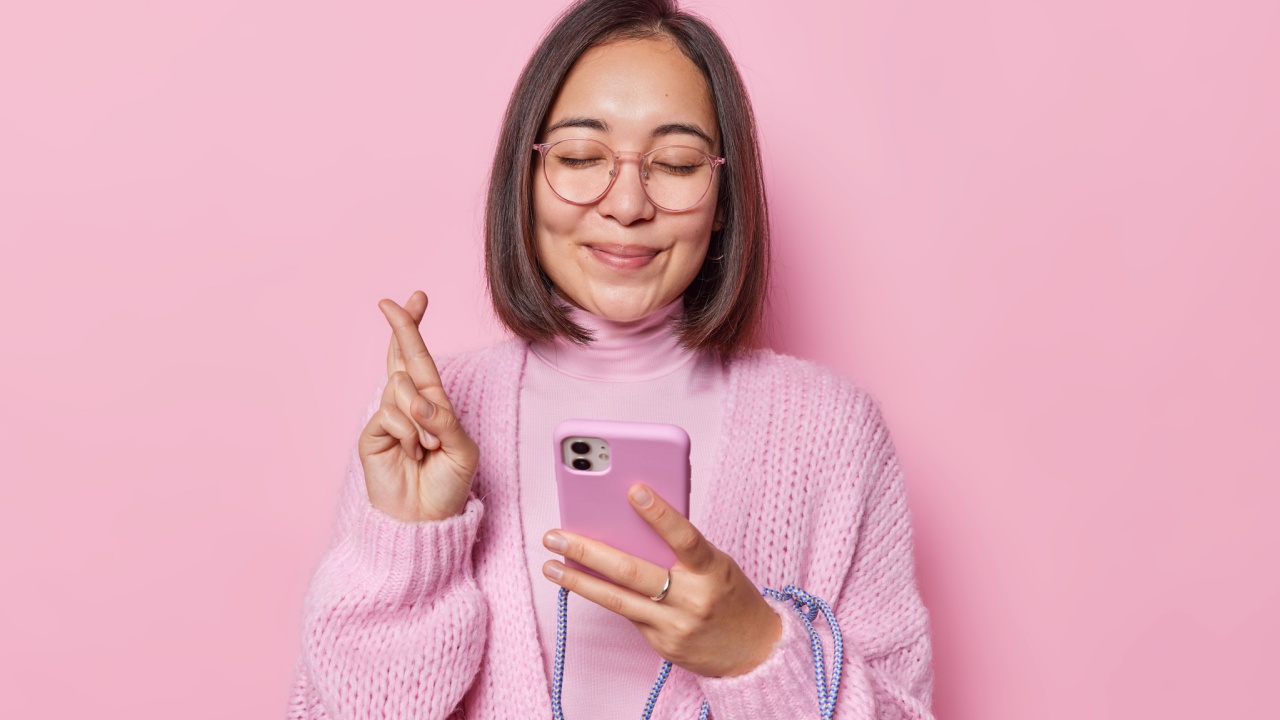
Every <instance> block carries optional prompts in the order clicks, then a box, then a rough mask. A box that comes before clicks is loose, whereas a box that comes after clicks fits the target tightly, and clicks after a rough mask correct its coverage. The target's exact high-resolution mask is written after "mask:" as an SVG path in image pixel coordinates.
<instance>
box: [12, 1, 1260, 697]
mask: <svg viewBox="0 0 1280 720" xmlns="http://www.w3.org/2000/svg"><path fill="white" fill-rule="evenodd" d="M691 5H692V7H693V8H694V9H697V10H700V11H701V12H703V13H704V14H705V15H707V16H708V17H709V18H710V19H711V20H712V21H713V22H714V23H715V24H716V25H717V26H718V27H719V28H720V30H721V31H722V33H723V35H724V37H725V38H726V40H727V41H728V43H729V44H730V46H731V48H732V49H733V50H734V52H735V53H736V55H737V58H738V60H739V62H740V64H741V67H742V71H743V73H744V75H745V77H746V80H747V83H748V85H749V87H750V89H751V92H752V94H753V97H754V100H755V104H756V108H757V111H758V113H759V119H760V125H761V130H762V134H763V143H764V154H765V158H766V165H767V172H768V183H769V185H768V187H769V192H770V198H771V200H772V203H773V205H772V207H773V211H774V222H775V227H776V231H777V232H776V238H777V243H776V245H777V272H776V294H775V304H774V311H773V314H772V315H771V323H770V328H771V337H772V342H773V344H774V345H775V346H776V347H778V348H779V349H781V350H784V351H787V352H791V353H794V354H797V355H801V356H804V357H808V358H812V359H815V360H818V361H820V362H822V363H825V364H827V365H828V366H830V367H833V368H835V369H836V370H838V371H840V372H842V373H844V374H846V375H848V376H850V377H853V378H855V379H856V380H857V381H858V382H860V383H861V384H863V385H864V386H866V387H867V388H868V389H870V390H871V391H872V392H873V394H874V395H875V396H876V397H877V398H878V399H879V400H880V402H881V404H882V405H883V407H884V409H885V412H886V414H887V416H888V418H889V421H890V423H891V425H892V427H893V429H894V433H895V438H896V441H897V444H898V448H899V451H900V453H901V455H902V459H903V463H904V465H905V467H906V471H907V474H908V491H909V494H910V498H911V506H912V510H913V513H914V521H915V528H916V535H917V541H918V542H917V544H918V548H917V552H918V561H919V573H920V582H921V587H922V592H923V593H924V597H925V600H926V602H927V604H928V606H929V608H930V610H931V612H932V619H933V627H934V638H935V648H936V663H935V665H936V673H937V689H936V703H935V706H936V711H937V714H938V716H939V717H940V718H965V719H969V718H971V719H974V720H977V719H982V720H990V719H993V718H1008V719H1010V720H1014V719H1022V718H1040V719H1044V720H1068V719H1070V720H1075V719H1076V718H1081V717H1090V718H1132V717H1141V718H1153V717H1163V718H1200V717H1220V716H1237V717H1261V716H1263V715H1266V714H1267V713H1268V709H1270V712H1274V700H1273V699H1272V694H1273V693H1272V691H1270V690H1267V688H1268V687H1270V686H1271V685H1272V684H1273V683H1274V676H1275V673H1276V671H1277V670H1278V669H1280V668H1278V667H1277V663H1276V661H1275V659H1274V658H1275V654H1276V648H1277V646H1278V645H1280V620H1278V619H1277V617H1278V616H1280V578H1278V573H1277V571H1276V565H1277V562H1276V556H1277V552H1276V551H1277V547H1280V531H1277V530H1276V529H1275V525H1274V524H1273V523H1272V522H1271V519H1272V516H1273V515H1274V514H1275V512H1276V510H1277V506H1278V505H1280V502H1278V501H1280V482H1278V481H1277V480H1278V477H1280V475H1278V473H1277V471H1276V467H1277V465H1278V464H1280V451H1278V450H1277V440H1276V438H1277V434H1278V431H1280V423H1278V422H1277V419H1276V413H1277V406H1278V402H1277V401H1278V400H1280V381H1278V380H1277V372H1276V368H1277V366H1280V339H1278V338H1277V320H1276V317H1277V311H1278V310H1280V291H1278V290H1277V286H1276V285H1275V284H1274V276H1275V275H1276V273H1277V271H1278V270H1280V251H1278V249H1277V246H1278V244H1280V213H1278V211H1277V204H1276V200H1277V197H1278V196H1280V142H1278V141H1277V132H1276V128H1277V127H1280V99H1278V97H1280V95H1278V94H1277V91H1276V87H1277V75H1278V71H1280V50H1278V48H1280V45H1277V43H1276V38H1277V37H1280V5H1278V4H1277V3H1275V2H1270V1H1265V0H1256V1H1253V2H1249V1H1244V0H1234V1H1232V0H1227V1H1224V2H1218V3H1208V2H1200V3H1192V2H1186V1H1184V0H1167V1H1165V2H1137V1H1133V0H1125V1H1123V2H1114V1H1111V2H1102V1H1100V0H1075V1H1073V2H1065V1H1062V0H1059V1H1056V2H1040V1H1037V2H1026V1H1025V0H1021V1H1020V0H978V1H977V2H969V3H948V2H940V1H937V0H934V1H930V2H911V3H875V2H851V3H850V2H834V1H833V2H817V1H804V0H800V1H797V2H787V3H769V2H762V1H744V0H734V1H733V2H729V1H728V0H716V1H712V0H703V1H702V2H697V3H692V4H691ZM562 7H563V3H562V2H561V1H560V0H554V1H552V0H536V1H532V2H531V1H528V0H525V1H523V2H511V1H508V2H503V3H501V4H500V7H494V6H493V5H492V4H485V3H475V4H466V3H448V4H441V3H421V2H417V3H409V2H386V3H332V2H321V3H316V2H300V1H297V0H293V1H289V0H255V1H254V2H246V1H244V0H237V1H230V0H221V1H220V2H208V1H204V2H184V3H171V2H159V1H156V0H152V1H150V2H145V1H142V0H120V1H119V2H113V3H91V2H83V1H81V2H57V1H54V2H44V3H26V4H21V3H10V4H8V5H6V7H5V9H4V10H3V11H0V243H2V246H3V252H2V254H0V328H3V340H2V342H0V362H2V363H3V370H4V372H3V376H2V377H0V388H2V389H3V402H2V404H0V421H2V422H3V433H2V434H0V442H2V443H3V457H4V458H5V459H4V465H5V467H4V471H3V475H4V481H3V485H2V486H0V553H2V555H0V558H2V562H3V565H2V566H0V578H2V579H0V584H3V587H4V590H3V594H2V597H3V600H0V602H2V603H3V612H0V663H3V666H4V667H2V668H0V717H6V718H28V717H45V718H73V717H76V718H78V717H109V718H117V717H119V718H126V717H127V718H139V719H143V718H173V717H182V718H190V719H199V718H211V719H212V718H219V719H221V718H231V717H234V718H272V717H282V716H283V714H284V711H285V703H286V698H287V695H288V690H289V683H290V679H291V675H292V671H293V664H294V660H295V658H296V656H297V652H298V646H299V641H298V618H299V613H300V608H301V604H302V599H303V595H304V593H305V590H306V587H307V583H308V579H309V576H310V573H311V572H312V570H313V569H314V567H315V564H316V563H317V562H318V560H319V558H320V556H321V554H322V552H323V550H324V548H325V546H326V543H327V540H328V533H329V529H330V525H331V522H332V519H333V511H334V509H335V507H336V502H337V494H338V488H339V486H340V483H341V479H342V470H343V466H344V463H345V461H346V459H347V454H348V453H349V452H350V449H351V447H352V443H353V442H354V441H355V437H356V435H357V433H358V431H359V427H358V421H359V415H360V411H361V409H362V408H363V405H364V402H365V401H366V399H367V398H368V394H369V392H370V391H371V390H372V389H373V386H374V384H375V383H376V382H377V381H378V377H379V373H381V372H383V368H384V365H383V363H384V356H385V351H386V342H387V337H388V332H387V327H386V324H385V321H384V320H383V319H382V316H381V314H380V313H379V312H378V310H377V308H376V306H375V304H376V302H377V301H378V299H379V298H382V297H392V298H395V299H396V300H398V301H403V300H404V299H405V298H406V297H408V295H409V294H410V292H412V291H413V290H414V289H416V288H422V289H425V290H426V291H427V292H428V293H429V294H430V295H431V297H432V308H431V309H430V310H429V313H428V316H427V319H426V322H425V323H424V332H425V334H426V336H427V338H428V342H429V344H430V346H431V347H432V349H433V350H435V351H436V352H438V353H448V352H451V351H456V350H461V349H465V348H470V347H474V346H477V345H480V344H483V343H487V342H490V341H492V340H494V339H496V338H498V337H500V336H501V331H500V329H499V328H498V327H497V326H496V325H495V323H494V321H493V320H492V318H491V316H490V313H489V310H488V306H487V300H486V299H485V296H484V293H483V288H482V284H481V275H480V262H481V260H480V249H479V241H478V238H479V235H480V217H481V209H482V201H483V184H484V180H485V173H486V170H487V166H488V163H489V160H490V153H491V149H492V146H493V143H494V140H495V137H496V132H497V124H498V122H499V118H500V115H501V112H502V109H503V107H504V105H505V102H506V98H507V94H508V92H509V90H510V88H511V85H512V83H513V81H514V79H515V77H516V75H517V73H518V71H519V69H520V67H521V65H522V64H523V62H524V60H525V58H526V57H527V55H528V53H529V52H530V50H531V49H532V48H533V46H534V44H535V42H536V40H537V36H538V35H539V33H540V32H541V31H542V29H543V28H545V27H546V26H547V25H548V23H549V22H550V21H551V20H552V18H553V17H554V16H555V14H556V13H557V12H558V11H559V10H560V9H561V8H562Z"/></svg>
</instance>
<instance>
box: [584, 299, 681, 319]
mask: <svg viewBox="0 0 1280 720" xmlns="http://www.w3.org/2000/svg"><path fill="white" fill-rule="evenodd" d="M666 304H667V303H664V302H659V301H648V300H639V299H636V300H631V299H622V298H616V299H615V298H610V299H603V300H599V301H597V302H594V303H592V304H591V305H590V306H587V307H588V309H589V311H590V312H591V313H592V314H593V315H596V316H598V317H602V318H604V319H605V320H612V321H613V322H631V321H632V320H640V319H642V318H645V317H648V316H649V315H650V314H652V313H653V312H655V311H657V310H660V309H661V308H663V307H665V306H666Z"/></svg>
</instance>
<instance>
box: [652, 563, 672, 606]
mask: <svg viewBox="0 0 1280 720" xmlns="http://www.w3.org/2000/svg"><path fill="white" fill-rule="evenodd" d="M670 589H671V568H667V581H666V582H664V583H662V592H660V593H658V594H657V595H650V596H649V599H650V600H653V601H654V602H662V598H664V597H666V596H667V591H668V590H670Z"/></svg>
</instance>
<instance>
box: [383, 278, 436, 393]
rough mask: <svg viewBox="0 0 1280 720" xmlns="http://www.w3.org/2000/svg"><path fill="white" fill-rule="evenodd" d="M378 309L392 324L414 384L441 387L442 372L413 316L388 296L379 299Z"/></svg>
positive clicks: (419, 386) (406, 368)
mask: <svg viewBox="0 0 1280 720" xmlns="http://www.w3.org/2000/svg"><path fill="white" fill-rule="evenodd" d="M378 309H379V310H381V311H382V314H383V315H385V316H386V318H387V322H388V323H390V324H391V332H392V334H393V335H394V336H395V339H396V344H398V345H399V346H400V355H401V357H402V359H403V360H404V368H405V371H406V372H408V373H409V377H411V378H413V384H414V386H415V387H417V388H418V389H419V390H424V389H426V388H429V387H439V386H440V385H441V384H442V383H441V382H440V372H439V371H438V370H436V362H435V360H433V359H432V358H431V353H430V352H427V344H426V342H424V341H423V339H422V333H421V332H419V331H418V324H417V323H416V322H414V319H413V316H412V315H410V314H409V311H407V310H405V309H404V308H402V307H400V306H399V305H398V304H396V301H394V300H388V299H387V298H383V299H381V300H379V301H378Z"/></svg>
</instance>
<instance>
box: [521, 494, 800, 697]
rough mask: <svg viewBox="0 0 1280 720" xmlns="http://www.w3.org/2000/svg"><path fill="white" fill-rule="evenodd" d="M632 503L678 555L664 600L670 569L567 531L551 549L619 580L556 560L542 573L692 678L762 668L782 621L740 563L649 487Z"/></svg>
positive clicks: (557, 534)
mask: <svg viewBox="0 0 1280 720" xmlns="http://www.w3.org/2000/svg"><path fill="white" fill-rule="evenodd" d="M627 497H628V499H629V500H630V501H631V505H632V506H633V507H634V508H635V509H636V511H637V512H638V513H640V516H641V517H643V518H644V519H645V521H646V522H648V523H649V525H650V526H651V527H653V529H654V530H656V531H657V532H658V535H659V536H661V537H662V539H663V540H664V541H666V543H667V545H670V546H671V549H672V550H674V551H675V554H676V564H675V565H673V566H672V567H671V571H670V572H671V586H670V588H669V589H668V591H667V595H666V597H665V598H663V599H662V600H661V601H655V600H653V599H652V596H655V595H658V594H659V593H660V592H661V591H662V588H663V585H664V584H665V583H666V580H667V569H666V568H663V567H660V566H658V565H654V564H653V563H651V562H648V561H647V560H642V559H640V558H638V557H635V556H634V555H630V554H627V553H624V552H622V551H621V550H618V549H616V548H614V547H611V546H609V545H607V544H605V543H602V542H600V541H598V540H592V539H590V538H586V537H583V536H581V535H577V534H574V533H571V532H568V531H565V530H552V531H551V532H548V533H547V534H546V536H544V538H543V544H545V545H546V547H547V549H548V550H551V551H552V552H556V553H560V554H562V555H564V556H565V557H567V558H569V559H571V560H576V561H578V562H580V563H582V564H583V565H585V566H587V567H589V568H591V569H592V570H595V571H596V572H598V573H600V574H601V575H604V576H605V577H607V578H610V579H611V580H612V581H613V582H608V581H606V580H601V579H600V578H597V577H595V576H593V575H590V574H588V573H585V572H582V571H580V570H574V569H573V568H570V567H567V566H565V565H564V564H563V563H560V562H557V561H555V560H550V561H548V562H547V563H546V564H545V565H543V567H542V570H543V573H544V574H545V575H546V576H547V578H548V579H550V580H551V581H552V582H554V583H556V584H558V585H561V586H562V587H565V588H568V589H569V590H571V591H573V592H575V593H577V594H578V595H581V596H582V597H584V598H586V599H588V600H590V601H591V602H594V603H595V604H597V605H600V606H601V607H603V608H605V609H606V610H611V611H613V612H615V613H618V614H619V615H622V616H623V617H625V618H627V619H628V620H630V621H631V622H632V623H634V624H635V626H636V628H637V629H639V630H640V633H641V634H642V635H644V638H645V640H647V641H648V642H649V644H650V645H651V646H653V649H654V650H656V651H657V653H658V654H659V655H661V656H662V657H664V658H666V659H667V660H670V661H671V662H672V663H674V664H676V665H679V666H680V667H682V668H684V669H686V670H689V671H690V672H694V673H697V674H699V675H704V676H708V677H729V676H733V675H741V674H743V673H746V672H749V671H751V670H752V669H754V668H755V667H756V666H757V665H759V664H760V663H762V662H764V660H765V658H767V657H768V656H769V652H770V651H771V650H772V649H773V645H774V643H776V642H777V641H778V638H779V637H780V636H781V634H782V620H781V618H779V617H778V615H777V613H775V612H774V611H773V608H771V607H770V606H769V604H768V603H767V602H766V601H765V599H764V597H763V596H762V595H761V594H760V591H759V590H758V589H757V588H756V587H755V585H753V584H752V583H751V581H750V580H748V579H747V576H746V575H744V574H743V572H742V570H741V569H740V568H739V567H738V563H736V562H734V560H733V558H731V557H729V556H728V555H726V554H725V553H723V552H721V551H720V550H719V549H717V548H716V547H715V546H714V545H712V544H711V543H709V542H707V540H706V538H704V537H703V536H702V533H700V532H698V529H697V528H695V527H694V526H693V523H691V522H689V521H688V520H687V519H685V517H684V516H682V515H681V514H680V513H678V512H676V510H675V508H673V507H671V506H670V505H668V504H667V502H666V501H665V500H663V499H662V498H660V497H658V496H657V494H656V493H654V492H653V490H652V489H651V488H649V487H647V486H645V485H634V486H632V488H631V491H630V492H629V493H628V496H627Z"/></svg>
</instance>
